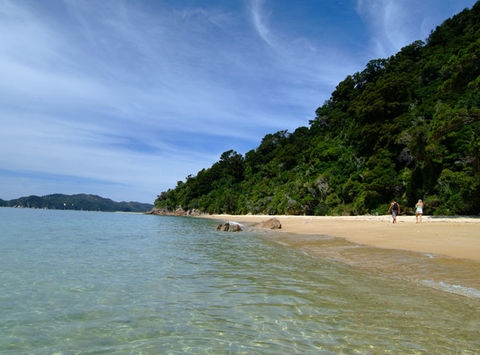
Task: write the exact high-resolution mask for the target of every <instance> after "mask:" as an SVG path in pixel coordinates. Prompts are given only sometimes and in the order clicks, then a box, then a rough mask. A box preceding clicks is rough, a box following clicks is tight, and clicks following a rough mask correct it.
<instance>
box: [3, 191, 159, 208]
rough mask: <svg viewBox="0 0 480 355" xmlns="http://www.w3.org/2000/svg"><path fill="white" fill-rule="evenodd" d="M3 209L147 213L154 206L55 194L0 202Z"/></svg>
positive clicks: (86, 196) (98, 197)
mask: <svg viewBox="0 0 480 355" xmlns="http://www.w3.org/2000/svg"><path fill="white" fill-rule="evenodd" d="M0 206H1V207H26V208H47V209H56V210H84V211H108V212H117V211H121V212H146V211H149V210H150V209H151V208H152V207H153V205H151V204H148V203H140V202H115V201H112V200H110V199H108V198H103V197H100V196H96V195H87V194H77V195H63V194H53V195H46V196H35V195H32V196H27V197H20V198H18V199H15V200H10V201H3V200H0Z"/></svg>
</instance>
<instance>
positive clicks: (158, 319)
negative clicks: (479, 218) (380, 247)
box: [0, 208, 480, 354]
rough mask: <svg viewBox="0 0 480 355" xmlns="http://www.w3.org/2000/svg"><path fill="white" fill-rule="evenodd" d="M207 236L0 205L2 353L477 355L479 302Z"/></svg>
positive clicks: (158, 223)
mask: <svg viewBox="0 0 480 355" xmlns="http://www.w3.org/2000/svg"><path fill="white" fill-rule="evenodd" d="M215 226H216V222H215V221H211V220H203V219H194V218H181V217H160V216H149V215H136V214H120V213H101V212H80V211H53V210H33V209H10V208H0V353H1V354H24V353H32V354H53V353H56V354H73V353H82V354H83V353H113V354H116V353H118V354H128V353H134V354H140V353H141V354H225V353H232V354H292V353H302V354H308V353H310V354H318V353H327V354H329V353H332V354H333V353H334V354H336V353H346V354H353V353H385V352H391V353H410V354H411V353H432V354H433V353H435V354H439V353H442V354H443V353H466V354H468V353H471V354H474V353H480V299H479V298H477V297H466V296H462V295H457V294H453V293H450V292H445V291H443V290H438V289H435V288H432V287H429V286H428V285H424V284H421V283H416V282H410V281H408V280H404V279H402V278H399V277H395V276H391V275H390V276H389V274H388V273H382V272H376V271H375V268H362V267H356V265H354V264H348V263H344V262H342V261H339V260H338V259H337V260H335V259H332V258H331V257H322V256H311V255H308V254H306V253H305V252H303V251H302V250H298V249H295V248H291V247H285V246H282V245H279V244H277V243H274V242H273V241H271V240H269V239H268V238H265V237H264V236H262V235H261V234H258V233H256V232H254V231H251V232H241V233H225V232H217V231H215ZM380 256H382V255H380ZM368 257H369V258H371V257H372V255H371V254H369V256H368ZM382 257H384V255H383V256H382ZM358 264H360V262H359V263H358Z"/></svg>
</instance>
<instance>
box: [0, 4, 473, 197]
mask: <svg viewBox="0 0 480 355" xmlns="http://www.w3.org/2000/svg"><path fill="white" fill-rule="evenodd" d="M405 1H406V2H412V1H413V0H405ZM429 1H433V0H429ZM459 1H463V0H459ZM465 1H466V0H465ZM402 4H403V3H402ZM327 5H328V4H324V3H323V2H321V4H315V6H317V7H319V8H317V10H318V13H315V14H308V13H307V14H305V13H303V14H301V15H299V14H296V13H294V12H292V13H291V12H290V11H289V10H291V9H296V6H297V5H295V4H294V3H288V4H286V5H285V4H283V5H282V4H280V3H279V2H276V1H269V0H251V1H249V2H248V1H247V2H221V1H219V2H215V1H208V2H202V3H201V4H199V3H193V5H192V3H190V4H189V5H188V6H185V4H184V3H182V2H148V1H144V2H143V1H138V2H129V1H122V0H118V1H108V0H107V1H102V2H94V3H93V2H90V1H73V0H65V1H63V2H62V1H59V2H50V1H45V2H43V1H42V2H29V1H22V0H16V1H13V0H0V18H1V21H0V77H1V78H2V80H0V125H1V127H2V130H1V131H0V150H1V151H2V155H1V156H0V166H2V169H3V170H2V171H3V172H9V173H8V174H7V173H3V174H2V172H1V171H0V186H1V188H0V198H6V197H9V198H13V197H16V196H11V193H12V191H18V190H19V189H13V188H11V187H9V184H11V183H12V181H13V180H12V176H17V177H19V178H20V177H21V176H25V179H23V180H20V179H19V180H18V181H23V184H24V186H23V187H24V189H25V191H27V190H29V191H32V190H33V189H34V187H35V188H38V187H39V186H41V185H42V184H44V186H45V189H44V190H45V191H47V190H48V191H49V192H52V191H51V190H50V188H51V187H52V186H55V184H54V183H52V180H55V181H56V182H57V183H58V186H59V187H61V188H62V189H63V188H66V186H67V185H68V183H67V182H69V183H71V184H70V185H68V186H75V187H79V186H85V189H86V190H83V191H77V192H91V191H87V189H100V188H105V189H106V190H105V193H104V195H106V196H108V197H112V198H116V199H132V200H133V199H140V200H143V201H152V200H153V199H154V198H155V196H156V194H158V193H159V192H161V191H162V190H164V189H166V188H169V187H172V186H174V185H175V183H176V181H177V180H180V179H183V178H184V177H185V176H186V175H188V174H194V173H196V172H197V171H198V170H199V169H201V168H203V167H208V166H210V165H211V164H212V163H213V162H214V161H215V160H217V159H218V157H219V155H220V154H221V152H223V151H225V150H228V149H236V150H238V151H240V152H242V153H243V152H245V151H247V150H249V149H251V148H254V147H256V146H257V145H258V143H259V141H260V139H261V137H262V136H263V135H265V134H266V133H271V132H274V131H276V130H280V129H290V130H293V129H295V128H296V127H298V126H300V125H305V124H307V122H308V120H309V119H311V118H312V117H313V115H314V110H315V109H316V107H317V106H318V105H320V104H322V102H323V101H324V100H325V99H327V98H328V96H329V94H330V92H331V91H332V89H333V88H334V87H335V85H336V84H337V83H338V81H340V80H342V79H343V78H344V77H345V76H346V75H347V74H350V73H352V72H355V71H357V70H359V69H361V68H362V66H363V65H364V64H365V62H366V61H367V59H368V55H366V54H365V53H363V52H359V49H358V48H360V47H361V46H360V45H354V46H352V42H351V41H350V42H349V43H345V42H343V40H344V39H349V38H351V37H354V38H357V37H356V35H357V33H358V32H359V29H358V28H350V27H348V26H346V25H338V26H337V27H335V28H334V29H330V30H329V27H328V26H331V25H332V23H331V22H329V21H327V20H328V19H327V18H326V17H322V16H327V15H325V14H326V13H327V12H324V11H323V10H324V9H323V7H324V6H327ZM282 6H283V7H282ZM285 6H286V7H287V8H284V7H285ZM320 6H321V8H320ZM328 6H333V5H328ZM343 8H344V7H343V6H337V7H335V8H334V10H331V11H340V10H341V11H346V12H345V13H342V16H343V15H345V14H347V15H348V16H353V15H355V16H356V17H357V18H358V16H357V15H356V13H355V9H353V8H349V9H347V10H344V9H343ZM409 9H410V8H409V6H407V5H400V3H398V2H394V1H390V0H377V1H374V0H362V1H359V2H358V4H357V13H358V14H360V15H361V16H362V18H364V19H365V22H366V23H367V26H368V28H369V29H370V32H371V40H372V42H373V41H376V42H377V43H378V49H377V52H378V53H387V52H389V51H393V50H394V49H395V48H396V47H398V46H401V45H403V44H404V43H406V42H407V41H409V40H410V39H411V38H412V37H415V36H416V34H417V33H424V32H425V31H428V27H429V26H428V23H430V22H429V21H430V20H428V21H426V20H425V16H424V15H425V14H423V15H422V16H423V17H422V16H421V15H420V13H419V14H418V15H415V16H413V18H418V21H417V22H415V23H414V24H415V26H413V27H412V29H411V31H410V30H405V28H404V27H405V25H406V24H407V25H408V24H409V23H410V22H409V18H410V17H411V12H409V11H410V10H409ZM282 14H283V16H284V18H288V19H289V21H288V22H287V21H282V20H281V19H279V16H281V15H282ZM376 14H380V15H381V16H378V18H377V17H376V16H375V15H376ZM415 14H416V13H415ZM330 15H332V16H334V15H335V14H333V13H331V14H330ZM330 15H328V16H330ZM302 16H303V17H302ZM305 16H310V18H309V19H306V18H305ZM335 16H336V15H335ZM317 17H318V18H317ZM422 19H423V20H422ZM306 20H308V21H309V22H308V23H309V24H310V26H311V27H308V26H307V27H305V28H303V27H302V26H304V24H305V23H306ZM318 20H322V21H323V22H322V23H323V24H322V28H321V31H317V32H315V34H313V33H312V28H313V27H317V26H319V25H318V24H317V21H318ZM352 20H355V18H353V17H351V18H349V19H348V21H347V20H344V21H343V23H345V24H347V23H352ZM420 20H422V21H423V22H422V21H420ZM305 26H306V25H305ZM339 29H340V30H339ZM338 31H341V32H342V33H341V34H339V35H340V37H337V32H338ZM323 33H324V34H323ZM322 34H323V35H322ZM331 34H334V35H331ZM339 38H342V40H340V39H339ZM415 39H416V38H415ZM15 174H16V175H15ZM35 174H37V175H38V180H37V181H36V182H35V183H34V180H35V177H34V176H35ZM62 176H63V177H64V178H62ZM75 177H76V178H77V179H78V181H81V182H82V183H78V184H73V183H72V181H73V179H74V178H75ZM47 180H48V181H50V182H47ZM26 184H30V185H29V186H30V188H28V186H26ZM82 184H83V185H82ZM47 186H48V188H47ZM107 187H108V188H107ZM127 187H128V188H127ZM64 191H66V190H64ZM59 192H62V191H59ZM70 192H71V191H70ZM37 193H39V194H41V193H42V191H38V192H37ZM9 194H10V195H9ZM135 196H137V197H135Z"/></svg>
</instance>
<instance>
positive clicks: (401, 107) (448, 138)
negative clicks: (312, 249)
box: [155, 2, 480, 215]
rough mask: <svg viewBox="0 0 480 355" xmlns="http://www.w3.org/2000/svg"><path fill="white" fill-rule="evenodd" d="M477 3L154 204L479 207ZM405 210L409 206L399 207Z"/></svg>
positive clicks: (347, 209)
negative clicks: (309, 113) (292, 123)
mask: <svg viewBox="0 0 480 355" xmlns="http://www.w3.org/2000/svg"><path fill="white" fill-rule="evenodd" d="M479 101H480V2H477V3H476V4H475V5H474V6H473V8H472V9H471V10H464V11H463V12H461V13H460V14H458V15H456V16H454V17H453V18H451V19H449V20H447V21H445V22H444V23H443V24H442V25H441V26H439V27H437V29H436V30H435V31H434V32H432V33H431V35H430V36H429V38H428V39H427V41H426V43H424V42H422V41H417V42H414V43H412V44H411V45H409V46H406V47H404V48H403V49H402V50H401V51H400V52H399V53H397V54H396V55H394V56H392V57H390V58H388V59H377V60H372V61H370V62H369V63H368V64H367V66H366V68H365V69H364V70H363V71H362V72H359V73H355V74H353V75H350V76H348V77H347V78H345V80H343V81H342V82H341V83H339V84H338V86H337V87H336V89H335V91H334V92H333V93H332V94H331V97H330V99H329V100H328V101H327V102H325V103H324V104H323V105H322V106H321V107H319V108H318V109H317V111H316V116H315V118H314V119H313V120H311V121H310V126H309V127H300V128H298V129H296V130H295V132H293V133H289V132H287V131H280V132H277V133H274V134H267V135H266V136H265V137H264V138H263V139H262V142H261V144H260V145H259V146H258V147H257V148H256V149H254V150H251V151H249V152H248V153H246V154H245V156H242V155H241V154H238V153H236V152H234V151H228V152H225V153H223V154H222V156H221V158H220V160H219V161H218V162H217V163H215V164H213V166H212V167H210V168H208V169H203V170H201V171H200V172H198V174H197V175H196V176H189V177H188V178H187V179H186V181H185V182H178V184H177V186H176V187H175V188H174V189H170V190H168V191H166V192H162V193H161V194H160V195H159V196H158V198H157V199H156V201H155V206H156V207H159V208H168V209H171V210H173V209H175V208H177V207H178V206H179V205H181V206H182V207H183V208H184V209H191V208H198V209H200V210H201V211H204V212H210V213H234V214H240V213H241V214H245V213H250V212H251V213H254V214H255V213H267V214H313V215H326V214H339V215H352V214H365V213H376V212H378V213H382V214H383V213H385V212H386V210H387V208H388V204H389V202H390V201H391V199H393V198H397V200H399V202H400V205H403V206H406V207H409V208H412V207H413V206H414V205H415V203H416V201H417V200H418V199H419V198H422V199H423V200H424V202H425V209H426V213H427V214H437V215H439V214H442V215H457V214H470V215H473V214H476V215H478V214H479V213H480V105H479ZM406 211H407V212H408V209H407V210H406Z"/></svg>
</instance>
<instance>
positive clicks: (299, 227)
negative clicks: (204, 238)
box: [200, 214, 480, 262]
mask: <svg viewBox="0 0 480 355" xmlns="http://www.w3.org/2000/svg"><path fill="white" fill-rule="evenodd" d="M200 217H201V218H209V219H216V220H223V221H234V222H238V223H243V224H254V223H259V222H263V221H266V220H268V219H270V218H277V219H278V220H279V221H280V223H281V224H282V228H281V229H280V230H274V231H272V232H275V234H277V233H278V236H281V238H282V239H285V238H287V239H289V240H291V241H295V240H296V239H300V238H298V236H302V235H308V236H310V237H311V238H309V243H308V245H306V246H305V247H306V249H309V248H315V236H318V239H319V243H321V236H322V235H323V236H331V237H338V238H344V239H346V240H347V241H349V242H353V243H355V244H360V245H366V246H371V247H375V248H381V249H396V250H403V251H413V252H418V253H424V254H434V255H438V256H447V257H451V258H455V259H467V260H473V261H477V262H480V218H478V217H465V216H461V217H436V216H423V222H422V223H418V224H417V223H415V216H399V217H397V221H398V223H397V224H392V223H391V217H390V216H389V215H383V216H271V215H227V214H221V215H204V216H200ZM287 235H290V236H287ZM296 236H297V237H296ZM312 238H313V240H312ZM274 239H275V237H274Z"/></svg>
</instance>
